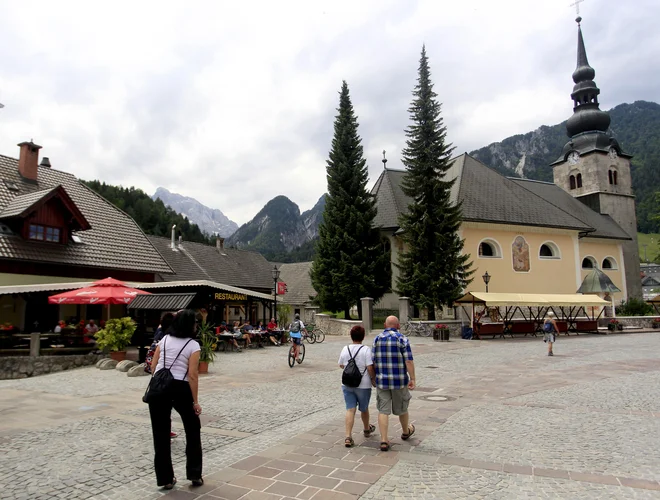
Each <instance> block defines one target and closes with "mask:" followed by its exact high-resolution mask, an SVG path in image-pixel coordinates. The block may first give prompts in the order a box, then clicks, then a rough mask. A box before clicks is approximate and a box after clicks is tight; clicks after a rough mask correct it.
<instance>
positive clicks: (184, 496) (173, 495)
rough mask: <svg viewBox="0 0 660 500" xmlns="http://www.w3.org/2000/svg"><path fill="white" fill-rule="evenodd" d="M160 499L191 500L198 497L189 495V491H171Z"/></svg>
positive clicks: (192, 494)
mask: <svg viewBox="0 0 660 500" xmlns="http://www.w3.org/2000/svg"><path fill="white" fill-rule="evenodd" d="M161 498H166V499H167V500H193V499H195V498H199V495H197V494H196V493H190V492H189V491H183V490H172V491H170V492H169V493H168V494H167V495H163V496H162V497H161Z"/></svg>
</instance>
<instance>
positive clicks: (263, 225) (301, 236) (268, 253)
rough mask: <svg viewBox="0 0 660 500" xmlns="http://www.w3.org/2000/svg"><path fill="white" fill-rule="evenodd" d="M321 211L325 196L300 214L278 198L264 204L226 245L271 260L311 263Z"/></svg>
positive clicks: (284, 197) (289, 202) (292, 205)
mask: <svg viewBox="0 0 660 500" xmlns="http://www.w3.org/2000/svg"><path fill="white" fill-rule="evenodd" d="M324 210H325V195H323V196H321V198H320V199H319V201H318V202H316V205H314V207H313V208H311V209H310V210H307V211H306V212H303V213H302V214H301V213H300V208H298V205H296V204H295V203H294V202H292V201H291V200H290V199H289V198H287V197H286V196H277V197H275V198H273V199H272V200H270V201H269V202H268V203H266V206H264V208H262V209H261V211H260V212H259V213H258V214H257V215H255V217H254V218H253V219H252V220H251V221H250V222H248V223H246V224H243V225H242V226H241V227H240V228H239V229H238V231H236V232H235V233H234V234H233V235H232V236H231V237H230V238H229V239H228V240H227V243H226V244H227V245H229V246H235V247H237V248H245V249H250V250H256V251H257V252H260V253H261V254H262V255H264V256H265V257H266V258H267V259H268V260H271V261H277V262H302V261H306V260H311V259H312V257H313V255H314V243H315V241H316V239H317V238H318V234H319V224H320V222H321V220H322V218H323V211H324Z"/></svg>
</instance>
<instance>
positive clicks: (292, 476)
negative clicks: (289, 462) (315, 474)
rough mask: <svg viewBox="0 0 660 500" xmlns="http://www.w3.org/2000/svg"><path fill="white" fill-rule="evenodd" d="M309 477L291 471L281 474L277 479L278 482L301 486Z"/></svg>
mask: <svg viewBox="0 0 660 500" xmlns="http://www.w3.org/2000/svg"><path fill="white" fill-rule="evenodd" d="M309 476H310V474H305V473H304V472H293V471H290V470H285V471H284V472H281V473H280V474H279V475H278V476H277V477H275V479H276V480H277V481H285V482H287V483H297V484H300V483H302V482H303V481H304V480H305V479H307V478H308V477H309Z"/></svg>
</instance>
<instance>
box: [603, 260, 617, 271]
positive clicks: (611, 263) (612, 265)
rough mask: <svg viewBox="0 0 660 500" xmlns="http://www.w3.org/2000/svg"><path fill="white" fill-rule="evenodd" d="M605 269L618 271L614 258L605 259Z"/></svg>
mask: <svg viewBox="0 0 660 500" xmlns="http://www.w3.org/2000/svg"><path fill="white" fill-rule="evenodd" d="M603 269H618V266H617V265H616V260H614V259H613V258H612V257H605V258H604V259H603Z"/></svg>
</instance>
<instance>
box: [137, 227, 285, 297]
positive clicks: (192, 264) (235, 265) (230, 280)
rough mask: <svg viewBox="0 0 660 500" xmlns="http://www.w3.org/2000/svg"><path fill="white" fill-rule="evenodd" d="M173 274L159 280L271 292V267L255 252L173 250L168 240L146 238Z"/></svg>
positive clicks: (195, 246)
mask: <svg viewBox="0 0 660 500" xmlns="http://www.w3.org/2000/svg"><path fill="white" fill-rule="evenodd" d="M149 240H151V243H152V244H153V245H154V246H155V247H156V248H157V249H158V251H159V252H160V253H161V255H162V256H163V257H164V258H165V260H166V261H167V262H168V264H169V265H170V266H171V267H172V269H173V270H174V272H175V274H173V275H170V276H163V279H164V280H165V281H183V280H210V281H214V282H217V283H224V284H226V285H232V286H238V287H242V288H250V289H259V290H268V291H270V290H272V288H273V277H272V274H271V269H272V265H271V264H270V263H269V262H268V261H267V260H266V259H265V258H264V256H263V255H261V254H259V253H257V252H251V251H248V250H236V249H233V248H224V249H223V250H222V251H221V252H220V251H218V249H217V248H216V247H215V246H214V245H204V244H202V243H192V242H188V241H184V242H183V243H182V245H181V247H179V244H178V242H177V244H176V250H172V248H171V240H170V239H169V238H162V237H160V236H149Z"/></svg>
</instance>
